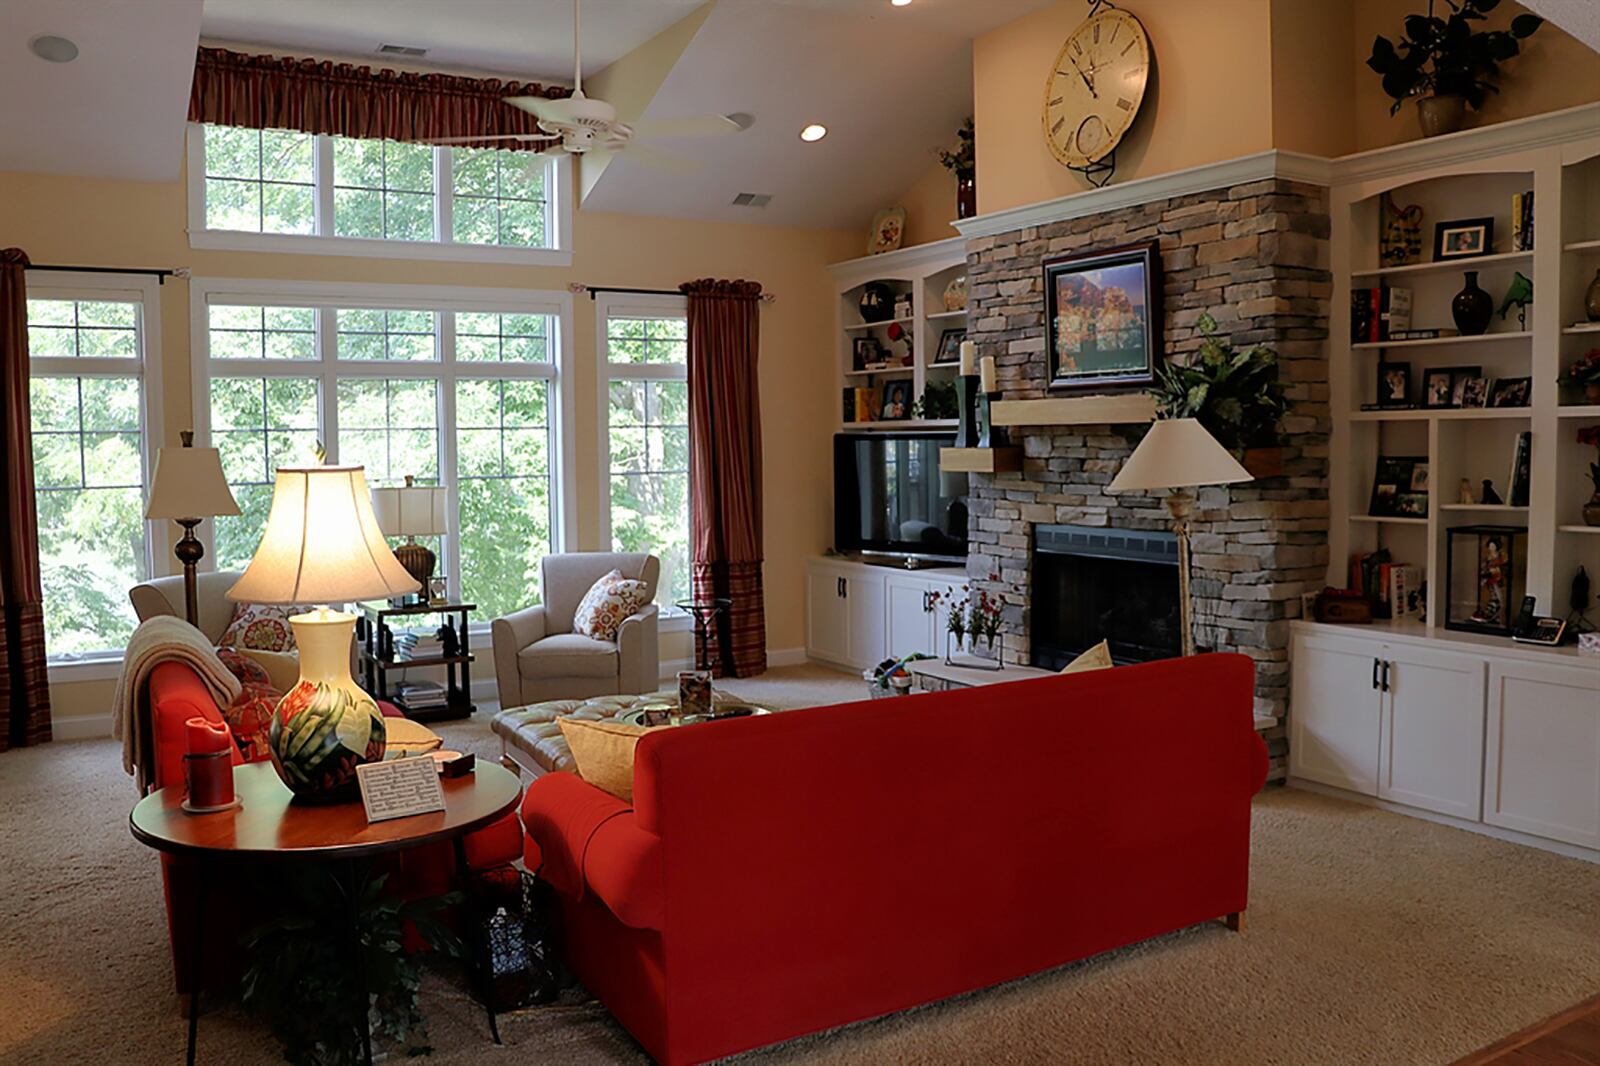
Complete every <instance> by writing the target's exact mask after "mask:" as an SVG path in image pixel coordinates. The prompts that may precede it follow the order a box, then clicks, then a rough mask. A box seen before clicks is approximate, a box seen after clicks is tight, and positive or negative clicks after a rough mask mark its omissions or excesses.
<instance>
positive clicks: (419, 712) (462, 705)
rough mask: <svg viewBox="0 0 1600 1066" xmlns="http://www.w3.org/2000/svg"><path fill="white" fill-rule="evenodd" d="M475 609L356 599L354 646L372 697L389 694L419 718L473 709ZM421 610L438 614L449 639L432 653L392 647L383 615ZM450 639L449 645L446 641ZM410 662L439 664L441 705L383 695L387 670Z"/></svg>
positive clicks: (403, 667)
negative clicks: (413, 704) (442, 677)
mask: <svg viewBox="0 0 1600 1066" xmlns="http://www.w3.org/2000/svg"><path fill="white" fill-rule="evenodd" d="M477 609H478V606H477V604H474V603H416V604H409V605H407V606H405V607H396V606H394V605H393V604H390V603H388V602H382V603H364V604H362V605H361V617H360V618H358V619H356V646H357V647H358V648H359V649H360V659H359V667H360V670H361V671H362V672H363V673H364V674H365V675H366V682H367V683H366V688H367V691H368V692H369V693H371V695H372V698H373V699H378V700H389V701H390V702H391V703H393V704H394V705H395V706H396V707H399V708H400V710H402V711H404V712H405V715H406V717H407V718H410V719H413V720H415V721H419V722H426V721H434V720H437V719H440V718H466V717H467V716H468V715H470V714H472V712H473V711H475V710H477V708H476V707H474V706H473V705H472V662H473V655H472V647H471V644H470V643H469V641H470V636H469V633H468V630H469V627H470V623H471V621H472V619H471V614H472V612H473V611H475V610H477ZM425 614H437V615H439V616H440V617H442V618H443V619H444V627H443V628H445V629H448V630H449V631H450V638H451V639H450V641H449V642H447V643H446V646H445V647H443V648H441V649H440V652H439V654H437V655H412V654H411V653H410V652H409V651H405V650H397V649H396V648H395V642H394V630H393V629H392V628H391V626H390V622H389V620H390V619H392V618H402V619H403V618H408V617H415V616H417V615H425ZM452 642H453V643H454V645H455V647H454V650H452V649H451V648H450V647H449V643H452ZM413 666H443V667H444V668H445V669H444V673H445V705H444V706H443V707H432V706H429V707H409V706H407V705H406V703H405V701H404V700H401V699H394V698H392V697H391V696H390V695H389V672H390V671H391V670H406V669H408V668H410V667H413Z"/></svg>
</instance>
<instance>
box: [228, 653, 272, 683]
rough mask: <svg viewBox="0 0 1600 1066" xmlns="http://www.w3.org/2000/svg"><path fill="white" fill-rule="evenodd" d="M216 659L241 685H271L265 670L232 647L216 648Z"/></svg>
mask: <svg viewBox="0 0 1600 1066" xmlns="http://www.w3.org/2000/svg"><path fill="white" fill-rule="evenodd" d="M217 658H218V659H221V660H222V665H223V666H226V667H227V668H228V673H230V674H232V675H233V676H234V677H237V678H238V679H239V684H241V685H268V686H270V685H271V684H272V675H271V674H269V673H267V668H266V667H264V666H262V665H261V664H260V663H258V662H256V661H255V660H254V659H252V658H250V657H249V656H248V655H246V654H244V653H243V652H241V651H239V650H238V649H237V648H234V647H227V648H218V649H217Z"/></svg>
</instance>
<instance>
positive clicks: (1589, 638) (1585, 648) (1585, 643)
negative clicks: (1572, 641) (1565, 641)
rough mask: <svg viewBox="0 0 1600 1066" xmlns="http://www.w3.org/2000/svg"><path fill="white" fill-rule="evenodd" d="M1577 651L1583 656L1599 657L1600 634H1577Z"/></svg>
mask: <svg viewBox="0 0 1600 1066" xmlns="http://www.w3.org/2000/svg"><path fill="white" fill-rule="evenodd" d="M1578 650H1579V651H1581V652H1583V653H1584V654H1585V655H1600V632H1597V633H1579V634H1578Z"/></svg>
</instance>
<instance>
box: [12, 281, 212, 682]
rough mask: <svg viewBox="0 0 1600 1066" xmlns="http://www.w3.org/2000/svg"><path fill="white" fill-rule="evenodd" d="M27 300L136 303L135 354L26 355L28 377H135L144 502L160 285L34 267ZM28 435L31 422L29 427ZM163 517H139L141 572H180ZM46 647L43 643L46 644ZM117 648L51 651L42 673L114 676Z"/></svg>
mask: <svg viewBox="0 0 1600 1066" xmlns="http://www.w3.org/2000/svg"><path fill="white" fill-rule="evenodd" d="M27 286H28V299H30V300H121V301H124V302H127V303H137V304H138V305H139V357H138V358H137V359H115V358H93V357H91V358H79V357H75V356H74V357H56V356H50V357H43V356H42V357H39V358H33V357H31V356H30V357H29V359H28V376H29V378H30V379H31V378H32V377H33V375H34V374H39V375H41V376H44V375H58V376H62V377H117V378H127V377H135V378H139V379H140V382H139V395H140V405H139V408H140V410H139V441H140V448H139V453H140V459H141V460H142V462H143V471H142V472H141V475H140V483H141V485H142V488H143V493H144V499H145V503H146V504H147V505H148V503H149V501H150V478H151V476H152V475H153V474H154V473H155V468H156V452H157V450H158V449H159V448H160V447H161V443H162V442H161V439H160V438H161V434H162V429H163V427H164V425H165V423H164V422H163V421H162V417H161V351H162V349H161V286H160V283H159V279H157V278H154V277H151V276H150V275H148V274H77V273H70V272H67V271H54V270H52V271H48V272H47V271H34V272H31V273H29V274H28V275H27ZM29 436H30V438H31V436H32V427H31V426H30V427H29ZM171 525H172V523H170V522H166V521H155V520H152V519H145V522H144V553H145V572H146V573H148V574H150V576H151V577H164V576H167V575H170V574H177V573H181V572H182V569H181V567H180V566H179V565H178V563H177V562H176V560H175V559H174V557H173V554H172V552H171V551H168V550H167V548H168V546H169V545H170V543H171V540H170V537H169V536H168V529H169V527H170V526H171ZM46 650H47V651H48V645H47V647H46ZM121 662H122V652H121V650H119V649H115V648H108V649H105V650H103V651H99V652H92V653H69V654H66V655H61V656H55V655H51V656H49V657H48V659H47V660H46V672H47V674H48V676H49V679H50V681H51V682H52V683H62V682H70V681H98V680H104V679H110V678H115V677H116V676H117V675H118V673H119V672H120V670H121V665H120V664H121Z"/></svg>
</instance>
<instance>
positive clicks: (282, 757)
mask: <svg viewBox="0 0 1600 1066" xmlns="http://www.w3.org/2000/svg"><path fill="white" fill-rule="evenodd" d="M289 624H290V625H292V626H293V627H294V637H295V643H296V644H297V645H298V646H299V648H300V681H299V683H298V684H296V685H295V686H294V688H292V689H290V690H289V692H288V694H286V695H285V696H284V697H283V699H282V700H281V701H279V703H278V706H277V709H276V710H275V711H274V712H273V714H272V726H271V728H270V729H269V731H268V734H267V745H268V747H269V748H270V749H271V751H272V765H273V766H275V767H276V768H277V770H278V776H279V777H281V778H283V783H284V784H286V785H288V786H289V789H290V791H292V792H293V793H294V795H295V800H296V801H297V802H300V803H339V802H343V801H345V800H353V799H355V798H356V797H357V796H358V795H359V788H358V786H357V784H356V767H358V766H360V765H362V764H363V763H369V762H380V761H382V759H383V752H384V745H385V732H384V725H383V715H381V714H380V713H379V712H378V704H377V702H376V701H374V700H373V698H372V697H371V696H369V695H367V694H366V693H365V692H363V691H362V690H361V688H360V686H358V685H357V684H356V683H355V679H354V678H352V677H351V676H350V639H351V636H352V634H353V633H354V630H355V624H356V619H355V616H354V615H351V614H345V613H343V612H341V611H330V610H328V609H327V608H317V609H315V610H312V611H310V612H308V613H306V614H299V615H295V616H294V617H292V618H290V619H289Z"/></svg>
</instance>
